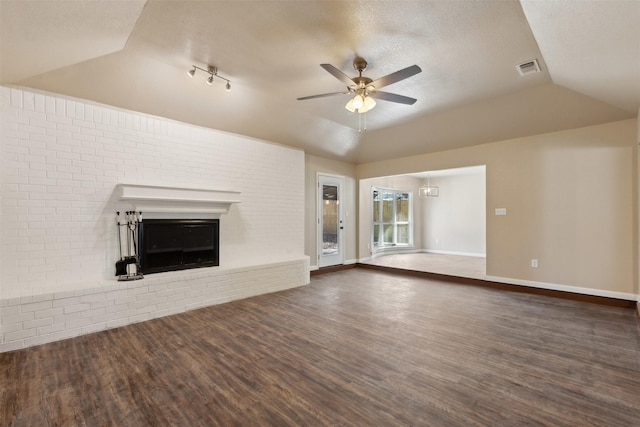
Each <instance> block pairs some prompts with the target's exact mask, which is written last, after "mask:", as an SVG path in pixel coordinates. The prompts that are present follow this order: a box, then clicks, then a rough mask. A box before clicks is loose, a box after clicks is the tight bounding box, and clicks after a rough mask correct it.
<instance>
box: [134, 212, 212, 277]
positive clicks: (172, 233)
mask: <svg viewBox="0 0 640 427" xmlns="http://www.w3.org/2000/svg"><path fill="white" fill-rule="evenodd" d="M219 221H220V220H219V219H145V220H143V221H142V223H141V226H140V235H139V246H140V251H139V252H140V266H141V268H142V273H143V274H151V273H160V272H163V271H175V270H186V269H189V268H199V267H211V266H218V265H220V251H219V241H220V232H219V227H220V224H219Z"/></svg>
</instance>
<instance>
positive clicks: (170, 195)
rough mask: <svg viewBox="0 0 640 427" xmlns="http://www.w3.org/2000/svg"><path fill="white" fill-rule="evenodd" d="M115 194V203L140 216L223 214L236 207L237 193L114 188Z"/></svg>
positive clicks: (143, 186)
mask: <svg viewBox="0 0 640 427" xmlns="http://www.w3.org/2000/svg"><path fill="white" fill-rule="evenodd" d="M116 194H117V197H118V200H120V201H123V202H129V203H131V205H132V207H133V210H136V211H141V212H159V213H194V214H203V213H207V214H209V213H212V214H223V213H228V212H229V208H230V207H231V205H232V204H234V203H240V192H239V191H222V190H209V189H201V188H183V187H161V186H154V185H136V184H118V185H117V186H116Z"/></svg>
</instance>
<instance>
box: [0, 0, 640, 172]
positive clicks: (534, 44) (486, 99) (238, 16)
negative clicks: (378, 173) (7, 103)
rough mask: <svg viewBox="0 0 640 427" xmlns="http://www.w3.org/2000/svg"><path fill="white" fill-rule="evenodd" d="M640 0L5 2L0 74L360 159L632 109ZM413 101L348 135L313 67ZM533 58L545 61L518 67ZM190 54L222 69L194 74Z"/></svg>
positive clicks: (339, 102)
mask: <svg viewBox="0 0 640 427" xmlns="http://www.w3.org/2000/svg"><path fill="white" fill-rule="evenodd" d="M637 22H640V2H638V1H636V0H630V1H624V0H611V1H608V2H599V1H584V0H565V1H563V2H556V1H554V2H551V1H548V2H545V1H531V2H529V1H524V0H523V2H522V4H521V3H520V2H518V1H515V0H505V1H447V0H436V1H393V2H391V1H323V0H308V1H189V0H183V1H156V0H148V1H146V2H142V1H133V0H129V1H127V2H122V1H108V0H103V1H99V2H98V1H75V0H72V1H64V0H61V1H56V2H52V1H13V0H2V1H0V27H1V30H0V31H1V33H0V34H1V36H2V40H1V41H0V61H1V62H0V82H1V83H2V84H9V85H17V86H26V87H31V88H35V89H41V90H46V91H51V92H56V93H61V94H65V95H69V96H74V97H79V98H84V99H89V100H93V101H96V102H100V103H105V104H109V105H114V106H117V107H121V108H126V109H131V110H136V111H141V112H144V113H149V114H154V115H159V116H163V117H168V118H172V119H175V120H180V121H183V122H187V123H192V124H196V125H200V126H206V127H210V128H215V129H220V130H224V131H228V132H234V133H239V134H243V135H248V136H251V137H255V138H261V139H265V140H269V141H273V142H276V143H281V144H286V145H291V146H294V147H300V148H303V149H305V151H307V152H308V153H310V154H314V155H319V156H323V157H328V158H335V159H340V160H344V161H347V162H352V163H363V162H369V161H375V160H380V159H384V158H389V157H401V156H406V155H413V154H419V153H425V152H431V151H439V150H445V149H450V148H458V147H464V146H469V145H474V144H479V143H484V142H490V141H497V140H501V139H506V138H515V137H519V136H526V135H532V134H538V133H544V132H551V131H555V130H562V129H568V128H572V127H578V126H587V125H591V124H597V123H603V122H607V121H612V120H620V119H624V118H630V117H635V116H636V115H637V111H638V107H639V106H640V91H639V90H638V82H639V81H640V78H638V76H640V28H639V26H638V25H637ZM356 55H360V56H362V57H364V58H365V59H366V60H367V61H368V63H369V67H368V69H367V70H366V71H365V73H364V74H365V75H366V76H368V77H371V78H372V79H374V80H375V79H377V78H379V77H382V76H384V75H386V74H389V73H392V72H394V71H396V70H399V69H401V68H405V67H408V66H410V65H413V64H417V65H418V66H420V67H421V68H422V70H423V71H422V73H420V74H417V75H416V76H413V77H411V78H409V79H407V80H404V81H402V82H398V83H395V84H393V85H390V86H388V87H386V88H384V90H385V91H387V92H393V93H398V94H401V95H405V96H411V97H414V98H417V99H418V102H416V103H415V104H414V105H411V106H408V105H402V104H395V103H390V102H385V101H382V100H381V101H378V105H377V107H376V108H375V109H374V110H372V111H371V112H370V113H368V114H367V117H366V121H367V131H366V132H358V118H359V117H358V115H357V114H353V113H349V112H347V111H346V110H345V109H344V108H343V107H344V104H345V103H346V101H347V100H348V97H347V96H346V95H342V96H336V97H328V98H321V99H313V100H306V101H297V100H296V98H298V97H301V96H306V95H313V94H318V93H326V92H339V91H342V90H344V85H343V84H342V83H341V82H340V81H338V80H337V79H336V78H334V77H333V76H331V75H330V74H329V73H327V72H326V71H325V70H323V69H322V68H321V67H320V66H319V64H321V63H329V64H333V65H334V66H336V67H337V68H339V69H340V70H342V71H343V72H344V73H346V74H348V75H350V76H355V75H356V74H357V73H356V72H355V71H354V70H353V68H352V65H351V64H352V61H353V58H354V57H355V56H356ZM534 58H536V59H538V61H539V62H540V64H541V67H542V72H541V73H538V74H533V75H527V76H520V75H519V74H518V72H517V71H516V68H515V66H516V65H517V64H519V63H522V62H526V61H528V60H531V59H534ZM192 64H195V65H198V66H200V67H206V66H208V65H212V66H216V67H218V69H219V72H220V74H221V75H222V76H224V77H227V78H229V79H231V83H232V91H231V92H226V91H225V90H224V88H223V84H224V82H221V83H220V81H218V82H217V83H215V84H214V85H213V86H208V85H206V84H205V77H206V76H205V74H204V73H200V72H199V73H198V74H196V76H195V78H193V79H189V78H188V77H187V75H186V71H187V70H188V69H189V68H190V67H191V65H192Z"/></svg>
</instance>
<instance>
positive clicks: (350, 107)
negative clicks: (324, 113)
mask: <svg viewBox="0 0 640 427" xmlns="http://www.w3.org/2000/svg"><path fill="white" fill-rule="evenodd" d="M353 99H354V98H351V99H350V100H349V102H347V105H345V106H344V108H346V109H347V110H349V111H350V112H352V113H354V112H355V111H356V107H354V106H353Z"/></svg>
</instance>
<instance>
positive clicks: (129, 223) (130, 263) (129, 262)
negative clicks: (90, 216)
mask: <svg viewBox="0 0 640 427" xmlns="http://www.w3.org/2000/svg"><path fill="white" fill-rule="evenodd" d="M141 222H142V212H135V211H127V212H125V215H124V222H122V221H121V218H120V212H116V224H117V225H118V227H117V230H118V248H119V250H120V260H118V261H116V276H118V280H119V281H127V280H138V279H142V278H143V275H142V268H141V267H140V256H139V255H138V242H139V241H138V233H139V226H140V223H141ZM123 227H124V231H125V236H126V243H125V245H126V247H127V254H126V255H125V256H123V255H122V245H123V243H122V228H123Z"/></svg>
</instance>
